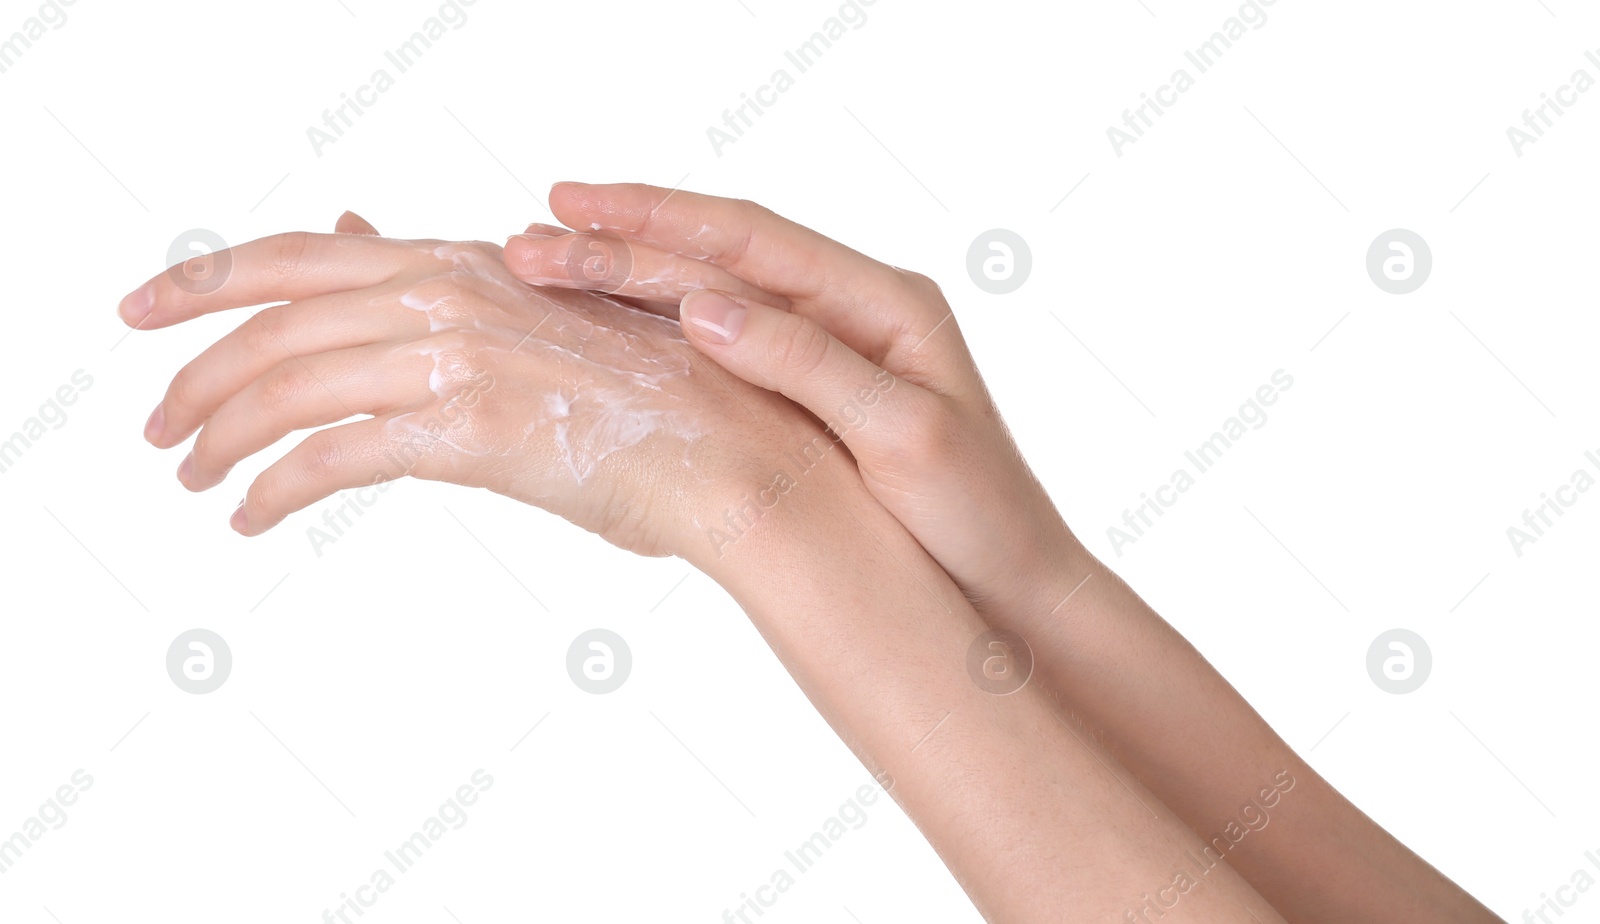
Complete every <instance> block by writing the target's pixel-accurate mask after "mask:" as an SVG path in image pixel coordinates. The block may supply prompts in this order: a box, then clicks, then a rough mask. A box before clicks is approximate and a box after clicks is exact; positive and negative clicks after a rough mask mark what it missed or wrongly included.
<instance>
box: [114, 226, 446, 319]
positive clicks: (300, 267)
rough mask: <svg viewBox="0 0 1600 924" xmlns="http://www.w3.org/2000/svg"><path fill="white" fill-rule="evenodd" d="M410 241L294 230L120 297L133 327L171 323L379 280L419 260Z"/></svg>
mask: <svg viewBox="0 0 1600 924" xmlns="http://www.w3.org/2000/svg"><path fill="white" fill-rule="evenodd" d="M420 253H421V251H419V250H418V249H417V247H416V246H415V245H413V244H411V243H409V242H406V241H393V240H389V239H387V238H372V237H363V236H360V235H344V234H339V235H335V234H311V233H308V232H304V231H295V232H291V233H288V234H275V235H273V236H271V237H264V238H261V239H260V240H255V241H251V242H250V243H248V244H241V245H240V246H238V247H233V248H229V249H227V250H219V251H217V252H216V253H213V254H206V255H205V256H200V257H195V258H193V259H191V260H188V261H185V262H184V263H181V264H179V265H177V266H174V267H172V268H170V269H169V270H168V271H167V272H165V273H162V274H161V275H159V276H157V277H155V278H154V279H151V280H150V281H148V282H146V283H145V284H144V285H142V286H140V287H139V288H138V289H135V290H134V291H133V292H132V293H130V294H129V295H128V296H127V297H125V298H124V299H123V300H122V303H121V304H120V305H119V306H118V309H117V311H118V314H120V315H121V316H122V320H123V321H124V322H125V323H127V324H128V325H129V326H131V327H141V328H145V329H154V328H158V327H168V326H171V325H173V324H177V323H180V322H182V321H187V320H189V319H190V318H195V317H199V316H200V315H203V314H210V313H212V312H216V311H224V310H226V309H229V308H242V307H245V306H248V305H263V304H266V303H268V302H281V301H293V300H295V299H301V298H313V297H315V296H318V295H326V294H329V293H331V292H342V291H346V290H349V289H362V288H366V287H368V286H373V285H377V284H379V283H382V282H384V281H386V280H388V279H391V278H393V277H394V276H395V274H397V273H399V272H400V271H401V270H403V269H404V268H406V267H407V266H409V265H411V264H413V263H415V262H416V260H417V258H418V256H419V254H420Z"/></svg>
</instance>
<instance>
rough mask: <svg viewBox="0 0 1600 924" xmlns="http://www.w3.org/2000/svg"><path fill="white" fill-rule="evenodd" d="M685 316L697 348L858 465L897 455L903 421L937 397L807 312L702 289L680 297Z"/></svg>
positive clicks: (685, 328)
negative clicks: (783, 404)
mask: <svg viewBox="0 0 1600 924" xmlns="http://www.w3.org/2000/svg"><path fill="white" fill-rule="evenodd" d="M682 316H683V332H684V335H685V336H686V337H687V338H688V339H689V341H690V342H691V343H693V344H694V346H695V348H696V349H698V350H700V351H701V352H703V353H705V354H706V355H707V356H709V357H711V359H712V360H714V361H715V362H716V363H717V364H718V365H720V366H722V367H723V368H725V369H727V370H728V371H729V372H732V373H733V374H734V375H736V376H738V377H739V378H741V379H744V380H745V381H747V382H749V383H751V384H753V385H758V386H760V387H762V388H765V389H768V390H769V391H776V392H778V393H780V394H782V395H783V396H784V397H786V398H788V399H790V400H791V401H794V402H795V403H796V404H799V405H800V406H802V407H804V408H805V409H806V410H808V411H810V412H811V413H812V414H814V415H815V416H816V417H817V418H818V419H819V420H821V421H822V422H823V423H824V424H825V425H827V426H828V428H829V429H831V430H833V431H834V433H835V434H836V435H837V436H838V437H839V438H841V439H843V441H844V443H845V445H847V446H849V447H850V450H851V452H852V453H854V454H855V455H856V457H857V458H858V459H861V460H862V461H863V462H865V461H866V460H867V459H869V458H871V456H872V455H874V454H881V453H892V452H895V451H896V448H895V447H896V443H897V441H898V437H899V435H900V434H903V433H904V432H905V426H906V424H907V421H908V420H912V419H920V416H921V414H920V413H919V412H920V411H922V410H923V408H922V407H921V405H923V404H925V403H927V402H929V401H930V400H931V399H932V398H934V397H935V396H933V395H930V394H929V393H928V392H926V391H924V390H923V389H920V388H918V387H917V386H915V385H913V384H911V383H909V382H903V381H901V380H899V379H897V378H896V377H895V376H893V375H891V374H890V373H888V372H887V371H885V370H884V369H882V368H880V367H879V366H878V365H876V364H875V363H873V362H871V361H870V360H868V359H867V358H866V357H864V356H862V355H861V354H860V353H857V352H856V351H855V350H852V349H850V347H848V346H846V345H845V344H844V343H842V342H840V340H839V339H838V338H836V337H834V336H833V335H831V334H829V333H828V331H827V330H826V329H824V328H823V327H822V325H820V324H818V323H817V322H816V321H814V320H812V319H810V318H807V317H805V316H804V315H800V314H795V313H791V312H786V311H779V310H777V309H775V308H770V307H768V306H766V305H759V304H755V303H753V302H747V301H743V300H741V299H737V298H735V297H732V296H729V295H728V294H727V293H724V292H716V291H712V290H706V291H702V292H695V293H692V294H690V295H689V296H688V297H687V298H685V299H684V300H683V306H682ZM869 424H870V425H869Z"/></svg>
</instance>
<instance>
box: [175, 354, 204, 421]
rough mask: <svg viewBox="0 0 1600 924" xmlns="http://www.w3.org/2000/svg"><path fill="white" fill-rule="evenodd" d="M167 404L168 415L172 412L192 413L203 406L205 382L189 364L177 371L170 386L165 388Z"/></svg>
mask: <svg viewBox="0 0 1600 924" xmlns="http://www.w3.org/2000/svg"><path fill="white" fill-rule="evenodd" d="M167 402H168V405H169V408H168V410H169V413H170V412H172V411H194V410H196V409H197V408H200V407H202V406H203V404H204V402H205V382H204V380H203V379H202V378H201V377H200V373H199V371H197V370H196V369H195V366H194V363H190V364H189V365H187V366H184V367H183V368H182V369H179V370H178V374H177V375H174V376H173V377H172V384H171V385H168V386H167Z"/></svg>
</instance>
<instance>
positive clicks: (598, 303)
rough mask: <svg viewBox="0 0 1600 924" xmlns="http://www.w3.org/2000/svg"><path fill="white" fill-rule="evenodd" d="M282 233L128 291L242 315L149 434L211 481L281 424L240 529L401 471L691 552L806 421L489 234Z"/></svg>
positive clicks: (178, 318)
mask: <svg viewBox="0 0 1600 924" xmlns="http://www.w3.org/2000/svg"><path fill="white" fill-rule="evenodd" d="M338 229H339V231H340V232H343V233H335V234H332V235H319V234H306V233H295V234H283V235H277V236H274V237H269V238H263V239H261V240H258V241H254V242H251V243H249V244H245V245H243V246H241V247H237V248H234V249H233V250H231V251H229V252H228V253H227V254H226V255H210V256H206V257H198V258H196V260H200V261H212V264H213V265H214V266H220V265H222V264H224V263H228V262H231V271H230V275H229V276H228V278H227V279H226V281H225V283H224V284H223V285H222V286H221V287H220V288H219V289H218V290H217V291H215V292H210V293H208V294H201V293H196V292H191V291H188V289H190V288H193V287H192V286H187V287H186V286H184V285H180V284H179V282H180V280H182V279H183V278H184V277H183V274H182V273H180V272H168V273H164V274H162V275H160V276H157V277H156V278H154V279H152V280H151V281H149V282H148V283H146V284H145V285H144V286H142V287H140V288H139V289H138V290H136V291H135V292H134V293H133V294H131V295H129V296H128V297H127V298H126V299H124V300H123V302H122V305H121V309H120V311H121V314H122V317H123V318H124V320H125V321H126V322H127V323H128V324H130V325H134V326H138V327H142V328H160V327H167V326H170V325H173V324H177V323H180V322H182V321H185V320H188V319H191V318H194V317H197V316H200V315H202V314H209V313H211V312H215V311H221V310H224V309H228V308H236V307H242V306H247V305H257V304H262V303H267V302H287V303H286V304H279V305H275V306H273V307H269V308H266V309H263V310H261V311H259V312H257V313H256V314H255V315H254V316H253V317H251V318H250V319H249V320H247V321H245V322H244V323H243V324H241V325H240V326H239V327H238V329H236V330H235V331H233V332H232V333H230V334H228V335H227V336H225V337H223V338H222V339H221V340H219V341H218V342H217V343H216V344H214V345H213V346H211V347H210V348H209V349H207V350H206V351H205V352H203V353H202V354H201V355H200V356H199V357H197V358H196V359H194V360H193V361H192V362H190V363H189V364H188V365H187V366H185V367H184V368H183V369H182V370H181V371H179V372H178V374H177V376H176V377H174V379H173V380H172V384H171V386H170V387H169V388H168V390H167V393H166V397H165V398H164V399H163V400H162V401H161V403H160V405H159V406H158V407H157V408H156V410H155V412H154V413H153V414H152V415H151V417H150V421H149V423H148V425H147V427H146V431H145V436H146V439H148V440H149V441H150V442H151V443H153V444H154V445H156V446H159V447H163V448H166V447H171V446H175V445H177V444H179V443H181V442H182V441H183V440H185V439H186V438H187V437H189V436H190V435H191V434H193V433H195V431H196V430H198V431H199V435H198V436H197V437H196V438H195V441H194V446H193V448H192V450H191V452H190V453H189V455H188V457H187V458H186V459H185V460H184V461H183V463H182V465H181V466H180V468H179V472H178V477H179V480H180V481H182V482H183V484H184V485H185V486H186V487H188V488H189V489H191V490H196V491H199V490H204V489H207V488H210V487H213V486H215V485H216V484H218V483H220V482H221V481H222V480H223V478H224V477H225V476H226V475H227V473H228V471H229V470H230V469H231V468H232V467H233V466H234V465H235V464H237V463H238V462H239V461H240V460H242V459H244V458H245V457H247V456H249V455H252V454H254V453H256V452H259V451H260V450H262V449H265V448H266V447H268V446H270V445H272V444H273V443H275V442H276V441H277V440H279V439H281V438H282V437H284V436H286V435H287V434H289V433H291V432H293V431H295V430H301V429H307V428H314V427H321V426H324V425H327V424H332V423H336V422H338V421H342V420H345V419H347V418H351V417H358V416H361V415H370V416H368V417H366V418H365V419H362V420H357V421H355V422H350V423H344V424H341V425H340V426H336V427H331V428H328V429H323V430H318V431H317V432H315V433H313V434H311V435H310V436H309V437H307V438H306V439H305V440H304V441H303V442H301V443H300V444H299V445H298V446H296V447H295V448H294V449H292V450H290V451H289V452H288V453H287V454H286V455H285V456H284V457H283V458H281V459H279V460H278V461H276V462H275V463H273V464H272V465H271V466H270V467H268V468H267V469H266V470H265V471H264V472H262V473H261V475H260V476H259V477H258V478H257V479H256V480H255V482H254V483H253V484H252V485H251V486H250V488H249V490H248V492H247V494H246V496H245V500H244V501H243V502H242V503H241V504H240V506H239V509H238V510H237V511H236V512H235V514H234V516H233V521H232V523H233V527H234V528H235V529H236V530H237V531H239V532H240V533H243V534H245V535H257V534H259V533H262V532H264V531H266V530H267V529H269V528H271V527H272V526H273V525H275V524H277V523H278V522H279V521H281V520H282V519H283V518H284V517H285V516H287V515H288V514H289V513H291V512H293V511H295V510H298V509H300V508H302V507H305V506H307V505H309V504H311V503H314V502H316V501H317V500H320V499H322V498H324V497H326V496H328V495H330V494H332V493H334V492H336V491H339V490H342V489H346V488H353V487H358V486H362V485H366V484H370V483H373V482H375V481H384V480H388V479H393V478H398V477H400V476H402V475H414V476H416V477H419V478H426V479H430V480H438V481H450V482H454V483H457V484H462V485H468V486H472V487H482V488H488V489H490V490H492V491H495V492H497V493H500V494H504V495H506V496H508V497H512V498H515V499H517V500H521V501H523V502H526V503H529V504H534V505H537V506H540V507H543V508H545V509H548V510H550V511H551V512H554V513H556V514H558V515H560V516H562V517H565V518H566V519H568V520H571V521H572V522H574V523H576V524H578V525H579V526H582V527H584V528H586V529H589V530H591V531H593V532H596V533H598V534H600V535H601V536H603V537H604V538H606V539H607V540H609V541H611V542H613V543H615V544H617V545H619V546H622V547H624V548H627V549H630V550H633V551H635V552H639V553H642V554H647V555H659V554H674V553H676V554H681V555H684V557H686V558H689V559H690V560H691V561H696V560H704V559H706V558H707V557H708V554H709V552H710V546H709V544H708V543H707V541H706V532H705V530H704V529H702V528H701V527H699V526H697V525H696V524H697V521H705V520H708V519H713V518H714V517H712V516H711V511H716V516H718V517H720V515H721V512H722V511H723V510H724V509H726V508H727V507H728V506H729V504H730V503H732V502H733V501H732V498H734V497H736V496H737V495H738V494H739V493H740V492H741V491H748V492H754V491H755V490H756V489H757V488H758V487H759V486H764V485H765V484H766V483H767V482H768V481H769V480H770V478H771V476H772V467H773V465H774V462H773V460H776V459H779V458H781V457H782V454H783V453H784V452H785V451H787V450H788V449H789V448H790V447H791V446H794V445H799V444H801V443H803V442H806V441H808V440H810V439H813V438H815V437H817V436H819V435H820V433H821V430H820V427H818V425H817V424H815V423H814V422H813V421H810V420H809V419H808V418H807V417H806V415H805V414H804V413H803V412H801V411H800V410H799V409H798V408H796V407H794V405H792V404H791V403H790V402H788V401H786V400H784V399H782V398H779V397H778V396H776V395H773V394H770V393H766V392H763V391H762V390H760V389H758V388H755V387H752V386H750V385H748V384H746V383H744V382H740V381H737V380H735V379H733V378H732V377H731V376H727V375H719V374H717V373H716V372H714V370H713V369H712V368H711V366H710V364H708V363H707V362H706V361H705V360H704V359H702V358H700V357H699V356H698V355H697V354H696V352H695V351H694V349H693V348H692V347H690V346H689V345H688V343H687V342H686V341H685V340H684V338H683V336H682V333H681V331H680V329H679V326H678V324H677V322H675V321H673V320H670V319H666V318H663V317H660V316H658V315H654V314H650V313H647V312H643V311H639V310H637V309H636V308H633V307H630V306H629V305H626V304H623V303H621V302H619V301H617V300H616V299H612V298H608V297H605V296H601V295H596V294H593V293H587V292H577V291H559V290H549V289H538V288H533V287H530V286H527V285H525V284H523V283H522V282H520V281H518V280H517V279H516V278H514V277H513V276H511V274H510V273H508V272H507V271H506V269H505V267H504V265H503V262H502V259H501V252H500V248H499V247H497V246H495V245H492V244H485V243H448V242H442V241H401V240H388V239H384V238H379V237H377V236H376V231H375V230H374V229H373V228H372V227H371V225H368V224H367V223H366V222H364V221H363V220H361V219H360V218H358V217H356V216H353V215H349V214H346V215H345V216H344V217H343V218H341V219H340V223H339V225H338Z"/></svg>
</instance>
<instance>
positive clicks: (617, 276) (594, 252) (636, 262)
mask: <svg viewBox="0 0 1600 924" xmlns="http://www.w3.org/2000/svg"><path fill="white" fill-rule="evenodd" d="M505 261H506V268H507V269H509V270H510V271H511V272H512V274H513V275H515V276H516V277H517V278H519V279H521V280H522V281H523V282H527V283H530V284H532V285H545V286H560V287H563V288H580V289H590V290H594V291H600V292H608V293H612V294H615V295H621V296H625V297H628V298H636V299H647V300H650V301H653V302H663V303H667V304H670V305H672V306H674V308H675V307H676V305H677V303H678V302H679V301H681V300H682V299H683V297H684V296H685V295H687V294H688V293H690V292H693V291H696V290H699V289H719V290H722V291H725V292H732V293H734V294H736V295H739V296H741V297H743V298H746V299H750V300H752V301H757V302H762V303H765V304H771V305H773V306H774V307H780V308H782V307H787V306H788V299H785V298H779V297H774V296H773V295H771V294H769V293H767V292H763V291H762V290H760V289H758V288H756V287H755V286H752V285H750V284H749V283H747V282H745V281H744V280H742V279H740V278H738V277H737V276H734V275H733V274H731V273H729V272H728V271H727V270H724V269H722V268H720V267H717V266H714V265H712V264H710V263H706V262H703V261H700V260H695V259H691V258H689V257H683V256H679V255H677V254H672V253H665V252H663V251H661V250H659V249H657V248H655V247H650V246H648V245H644V244H636V243H631V242H629V241H624V240H622V239H620V238H615V237H609V236H601V235H596V234H585V233H569V234H566V235H564V236H561V237H539V236H537V235H518V236H516V237H513V238H511V239H510V240H508V241H507V242H506V246H505Z"/></svg>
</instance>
